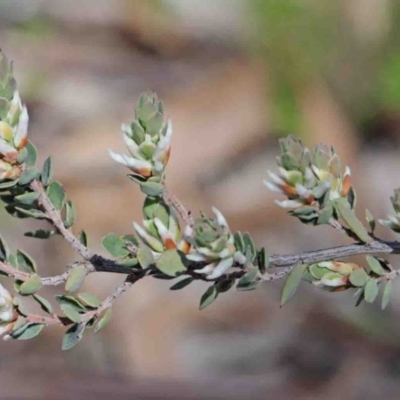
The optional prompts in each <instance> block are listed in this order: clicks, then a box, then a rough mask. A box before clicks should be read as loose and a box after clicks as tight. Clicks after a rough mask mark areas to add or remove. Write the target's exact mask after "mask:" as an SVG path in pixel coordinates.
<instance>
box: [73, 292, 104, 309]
mask: <svg viewBox="0 0 400 400" xmlns="http://www.w3.org/2000/svg"><path fill="white" fill-rule="evenodd" d="M78 298H79V300H81V301H82V303H84V304H85V305H86V306H89V307H91V308H97V307H98V306H99V305H100V304H101V301H100V299H98V298H97V297H96V296H94V295H93V294H90V293H80V294H78Z"/></svg>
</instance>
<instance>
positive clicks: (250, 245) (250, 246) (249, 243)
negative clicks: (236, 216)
mask: <svg viewBox="0 0 400 400" xmlns="http://www.w3.org/2000/svg"><path fill="white" fill-rule="evenodd" d="M242 237H243V241H244V246H245V253H244V254H246V255H247V252H248V251H249V250H250V252H249V255H250V259H249V262H253V260H254V257H255V256H256V254H257V249H256V245H255V244H254V240H253V239H252V238H251V236H250V235H249V234H248V233H247V232H245V233H243V235H242Z"/></svg>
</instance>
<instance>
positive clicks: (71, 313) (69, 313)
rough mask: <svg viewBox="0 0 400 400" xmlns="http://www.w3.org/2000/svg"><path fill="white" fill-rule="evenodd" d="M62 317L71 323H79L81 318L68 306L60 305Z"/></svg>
mask: <svg viewBox="0 0 400 400" xmlns="http://www.w3.org/2000/svg"><path fill="white" fill-rule="evenodd" d="M60 308H61V310H62V312H63V313H64V315H65V316H66V317H67V318H68V319H69V320H71V321H72V322H75V323H79V322H81V316H80V315H79V313H78V311H76V309H75V308H74V307H72V306H71V305H69V304H62V305H61V306H60Z"/></svg>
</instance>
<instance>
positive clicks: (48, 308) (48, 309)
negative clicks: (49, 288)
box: [33, 294, 54, 315]
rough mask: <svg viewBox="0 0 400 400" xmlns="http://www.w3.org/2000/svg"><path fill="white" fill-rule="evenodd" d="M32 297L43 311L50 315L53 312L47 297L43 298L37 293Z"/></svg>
mask: <svg viewBox="0 0 400 400" xmlns="http://www.w3.org/2000/svg"><path fill="white" fill-rule="evenodd" d="M33 298H34V299H35V300H36V301H37V302H38V303H39V305H40V308H41V309H42V310H43V311H44V312H46V313H48V314H50V315H52V314H53V313H54V311H53V307H52V306H51V304H50V302H49V301H48V300H47V299H45V298H44V297H42V296H39V295H38V294H34V295H33Z"/></svg>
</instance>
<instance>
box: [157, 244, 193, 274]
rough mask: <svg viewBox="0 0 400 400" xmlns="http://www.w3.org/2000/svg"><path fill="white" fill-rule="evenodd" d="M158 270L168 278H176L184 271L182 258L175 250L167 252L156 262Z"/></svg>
mask: <svg viewBox="0 0 400 400" xmlns="http://www.w3.org/2000/svg"><path fill="white" fill-rule="evenodd" d="M156 267H157V269H158V270H160V271H161V272H163V273H164V274H166V275H168V276H177V275H178V274H180V273H181V272H184V271H186V267H185V265H184V263H183V261H182V257H181V255H180V254H179V252H178V251H177V250H167V251H165V252H164V253H162V254H161V255H160V257H159V258H158V259H157V260H156Z"/></svg>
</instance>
